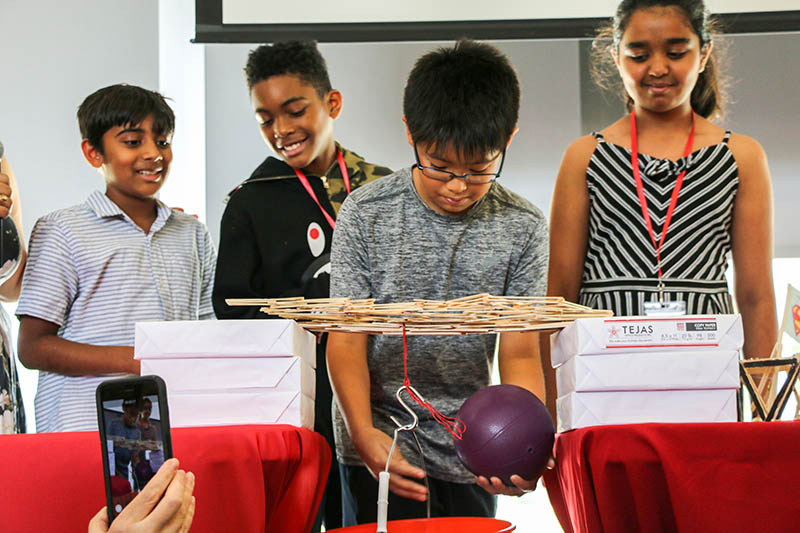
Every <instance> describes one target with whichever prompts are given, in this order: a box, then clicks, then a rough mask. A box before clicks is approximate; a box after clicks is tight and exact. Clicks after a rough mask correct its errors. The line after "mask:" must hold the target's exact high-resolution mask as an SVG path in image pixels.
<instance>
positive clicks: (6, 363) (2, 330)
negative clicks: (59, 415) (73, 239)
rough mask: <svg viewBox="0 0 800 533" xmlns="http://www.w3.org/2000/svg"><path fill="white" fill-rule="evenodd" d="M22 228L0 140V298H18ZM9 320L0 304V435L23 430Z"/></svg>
mask: <svg viewBox="0 0 800 533" xmlns="http://www.w3.org/2000/svg"><path fill="white" fill-rule="evenodd" d="M23 235H24V233H23V231H22V208H21V204H20V201H19V188H18V187H17V180H16V178H15V177H14V171H13V170H12V169H11V165H10V164H9V162H8V159H6V158H5V156H4V148H3V144H2V143H0V301H2V302H15V301H16V300H17V298H19V290H20V286H21V284H22V272H23V271H24V270H25V260H26V258H27V252H26V251H25V241H24V238H23ZM11 330H12V326H11V320H10V318H9V316H8V314H7V313H6V311H5V309H4V308H2V307H0V434H9V433H24V432H25V429H26V428H25V409H24V408H23V406H22V393H21V391H20V386H19V377H18V374H17V367H16V364H15V362H14V347H13V343H12V341H11Z"/></svg>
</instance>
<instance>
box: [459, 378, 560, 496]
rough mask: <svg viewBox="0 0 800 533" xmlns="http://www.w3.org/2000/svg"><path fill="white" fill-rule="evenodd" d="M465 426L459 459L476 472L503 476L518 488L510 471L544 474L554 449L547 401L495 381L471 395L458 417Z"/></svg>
mask: <svg viewBox="0 0 800 533" xmlns="http://www.w3.org/2000/svg"><path fill="white" fill-rule="evenodd" d="M456 416H457V417H458V418H459V419H461V420H462V421H463V422H464V424H465V425H466V430H464V434H463V436H462V439H461V440H458V439H456V440H455V447H456V453H457V454H458V458H459V459H461V462H462V463H463V464H464V466H466V467H467V469H468V470H469V471H470V472H472V473H473V474H475V475H479V476H484V477H487V478H489V477H492V476H494V477H498V478H500V479H501V480H502V481H503V483H505V484H506V485H509V486H513V483H511V479H510V477H511V475H512V474H517V475H519V476H521V477H522V478H523V479H534V478H538V477H539V476H541V475H542V473H543V472H544V470H545V468H546V467H547V460H548V459H549V458H550V456H551V454H552V451H553V440H554V439H555V428H554V427H553V419H552V418H550V413H548V412H547V408H546V407H545V406H544V404H543V403H542V402H541V401H540V400H539V398H537V397H536V396H535V395H533V393H531V392H530V391H528V390H526V389H523V388H522V387H517V386H516V385H494V386H491V387H486V388H485V389H481V390H479V391H478V392H476V393H475V394H473V395H472V396H470V397H469V398H467V401H465V402H464V404H463V405H462V406H461V409H459V411H458V414H457V415H456Z"/></svg>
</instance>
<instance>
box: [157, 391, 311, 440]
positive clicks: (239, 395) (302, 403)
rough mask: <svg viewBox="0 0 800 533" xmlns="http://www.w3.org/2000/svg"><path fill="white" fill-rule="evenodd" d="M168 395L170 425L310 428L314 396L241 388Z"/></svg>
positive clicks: (293, 392) (295, 392)
mask: <svg viewBox="0 0 800 533" xmlns="http://www.w3.org/2000/svg"><path fill="white" fill-rule="evenodd" d="M168 396H169V399H168V402H169V418H170V423H171V425H172V426H173V427H187V426H225V425H237V424H291V425H293V426H302V427H304V428H307V429H311V430H313V429H314V400H312V399H311V398H309V397H308V396H306V395H305V394H302V393H301V392H299V391H282V390H258V389H255V390H254V389H243V390H228V391H219V392H177V393H170V394H169V395H168Z"/></svg>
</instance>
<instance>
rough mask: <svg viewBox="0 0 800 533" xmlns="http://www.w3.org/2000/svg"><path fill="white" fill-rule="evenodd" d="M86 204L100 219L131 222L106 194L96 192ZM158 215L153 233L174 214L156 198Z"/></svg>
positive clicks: (152, 229)
mask: <svg viewBox="0 0 800 533" xmlns="http://www.w3.org/2000/svg"><path fill="white" fill-rule="evenodd" d="M86 204H87V205H88V207H89V209H91V210H92V211H93V212H94V213H95V214H96V215H97V216H98V217H100V218H112V217H119V216H121V217H123V218H126V219H128V220H130V217H129V216H128V215H126V214H125V212H124V211H123V210H122V209H121V208H120V207H119V206H118V205H117V204H116V203H115V202H114V201H113V200H112V199H111V198H109V197H108V196H106V195H105V193H104V192H101V191H94V192H92V194H91V195H89V198H87V200H86ZM156 206H157V215H156V220H155V222H154V223H153V227H152V228H151V232H153V231H158V230H159V229H160V228H161V227H162V226H163V225H164V223H165V222H166V221H167V219H168V218H169V217H170V215H171V214H172V209H170V208H169V207H167V206H166V205H164V203H163V202H162V201H161V200H159V199H158V198H156Z"/></svg>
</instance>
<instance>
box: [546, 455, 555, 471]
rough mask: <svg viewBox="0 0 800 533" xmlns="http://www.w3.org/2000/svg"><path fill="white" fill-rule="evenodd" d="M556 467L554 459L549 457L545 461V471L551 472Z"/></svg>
mask: <svg viewBox="0 0 800 533" xmlns="http://www.w3.org/2000/svg"><path fill="white" fill-rule="evenodd" d="M555 467H556V460H555V458H553V457H551V458H550V459H548V460H547V469H548V470H552V469H554V468H555Z"/></svg>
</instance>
